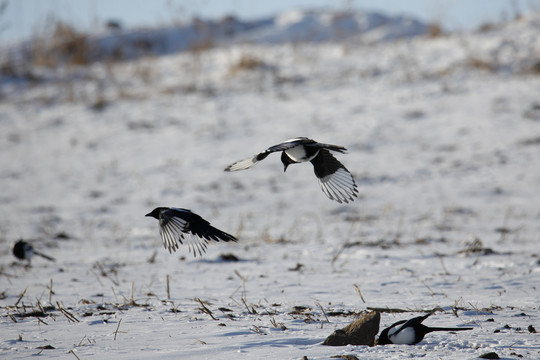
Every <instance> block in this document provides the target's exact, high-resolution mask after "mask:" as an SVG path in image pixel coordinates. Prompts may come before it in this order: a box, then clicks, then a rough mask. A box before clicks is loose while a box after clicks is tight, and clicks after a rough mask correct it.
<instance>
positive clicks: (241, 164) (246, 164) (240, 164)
mask: <svg viewBox="0 0 540 360" xmlns="http://www.w3.org/2000/svg"><path fill="white" fill-rule="evenodd" d="M258 162H259V161H258V160H257V155H255V156H253V157H250V158H247V159H244V160H240V161H237V162H235V163H234V164H232V165H229V166H227V167H226V168H225V171H238V170H246V169H249V168H251V167H253V166H255V164H257V163H258Z"/></svg>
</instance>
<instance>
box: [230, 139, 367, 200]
mask: <svg viewBox="0 0 540 360" xmlns="http://www.w3.org/2000/svg"><path fill="white" fill-rule="evenodd" d="M346 150H347V149H345V148H344V147H343V146H338V145H330V144H322V143H318V142H316V141H315V140H311V139H308V138H307V137H297V138H294V139H290V140H287V141H285V142H283V143H281V144H278V145H274V146H271V147H269V148H268V149H266V150H264V151H263V152H261V153H259V154H257V155H254V156H253V157H250V158H247V159H244V160H240V161H237V162H235V163H234V164H232V165H229V166H227V167H226V168H225V171H238V170H245V169H249V168H251V167H253V166H254V165H256V164H257V163H258V162H259V161H261V160H264V159H265V158H266V157H267V156H268V155H269V154H271V153H273V152H278V151H281V162H282V163H283V166H284V168H283V171H287V167H288V166H289V165H291V164H296V163H301V162H307V161H310V162H311V163H312V164H313V171H315V176H317V179H318V180H319V184H320V185H321V189H322V191H323V192H324V193H325V195H326V196H328V197H329V198H330V199H332V200H335V201H337V202H339V203H343V202H345V203H348V202H349V201H354V198H355V197H357V196H358V189H357V187H356V182H355V181H354V178H353V176H352V174H351V173H350V172H349V170H347V168H346V167H345V166H343V164H342V163H340V162H339V161H338V160H337V159H336V158H335V157H334V156H333V155H332V154H331V153H330V151H336V152H339V153H342V154H344V153H345V151H346Z"/></svg>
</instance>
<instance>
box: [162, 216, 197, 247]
mask: <svg viewBox="0 0 540 360" xmlns="http://www.w3.org/2000/svg"><path fill="white" fill-rule="evenodd" d="M188 225H189V223H188V222H187V221H186V220H183V219H181V218H178V217H170V218H169V219H168V221H162V222H161V224H160V227H159V233H160V235H161V240H162V241H163V246H164V247H165V249H167V250H169V252H170V253H172V252H174V251H176V250H178V247H179V245H178V243H180V244H183V243H184V242H183V241H182V240H186V241H187V245H188V249H189V251H190V252H192V253H193V255H194V256H196V255H197V253H199V255H202V254H203V253H204V252H206V246H207V244H208V240H206V239H204V238H200V237H198V236H195V235H193V234H191V233H188V232H187V227H188Z"/></svg>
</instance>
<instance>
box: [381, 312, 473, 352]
mask: <svg viewBox="0 0 540 360" xmlns="http://www.w3.org/2000/svg"><path fill="white" fill-rule="evenodd" d="M430 315H431V313H429V314H427V315H424V316H418V317H415V318H412V319H410V320H400V321H398V322H397V323H395V324H392V325H391V326H390V327H388V328H386V329H384V330H383V331H382V332H381V335H379V339H378V340H377V345H388V344H406V345H414V344H418V343H419V342H420V341H422V339H423V338H424V336H425V335H426V334H427V333H430V332H432V331H463V330H472V329H473V328H442V327H428V326H425V325H423V324H422V321H424V320H426V319H427V318H428V316H430ZM401 324H403V325H401ZM399 325H401V326H399Z"/></svg>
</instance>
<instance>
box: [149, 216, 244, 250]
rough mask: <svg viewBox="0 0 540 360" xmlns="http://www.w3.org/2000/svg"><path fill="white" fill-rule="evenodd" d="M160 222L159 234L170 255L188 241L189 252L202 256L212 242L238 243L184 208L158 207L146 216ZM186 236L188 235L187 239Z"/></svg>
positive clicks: (232, 237)
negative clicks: (184, 241)
mask: <svg viewBox="0 0 540 360" xmlns="http://www.w3.org/2000/svg"><path fill="white" fill-rule="evenodd" d="M146 216H151V217H153V218H156V219H158V220H159V233H160V235H161V240H162V241H163V246H164V247H165V249H167V250H169V252H170V253H172V252H173V251H176V250H177V249H178V243H180V244H183V242H182V240H186V238H187V240H188V248H189V251H192V252H193V256H197V252H198V253H199V255H201V256H202V254H203V253H204V252H206V246H207V244H208V242H209V241H210V240H214V241H238V240H237V239H236V238H235V237H234V236H232V235H230V234H227V233H226V232H223V231H221V230H219V229H216V228H215V227H213V226H211V225H210V223H209V222H208V221H206V220H205V219H203V218H202V217H200V216H199V215H197V214H195V213H194V212H191V210H187V209H182V208H168V207H158V208H155V209H154V210H152V212H150V213H148V214H146ZM186 235H188V236H187V237H186Z"/></svg>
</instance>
